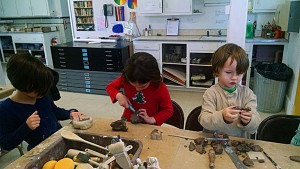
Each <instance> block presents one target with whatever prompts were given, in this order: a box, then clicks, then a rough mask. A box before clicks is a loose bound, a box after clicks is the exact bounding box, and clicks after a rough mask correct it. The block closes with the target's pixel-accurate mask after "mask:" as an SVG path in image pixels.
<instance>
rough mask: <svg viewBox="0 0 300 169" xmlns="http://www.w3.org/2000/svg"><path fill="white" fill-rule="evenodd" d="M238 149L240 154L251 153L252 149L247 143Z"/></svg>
mask: <svg viewBox="0 0 300 169" xmlns="http://www.w3.org/2000/svg"><path fill="white" fill-rule="evenodd" d="M236 149H237V150H238V151H240V152H244V153H245V152H249V151H251V148H250V147H249V146H248V145H247V144H246V143H241V144H240V145H238V146H237V147H236Z"/></svg>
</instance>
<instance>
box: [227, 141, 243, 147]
mask: <svg viewBox="0 0 300 169" xmlns="http://www.w3.org/2000/svg"><path fill="white" fill-rule="evenodd" d="M230 143H231V145H232V146H233V147H236V146H238V145H240V144H241V142H240V141H236V140H231V142H230Z"/></svg>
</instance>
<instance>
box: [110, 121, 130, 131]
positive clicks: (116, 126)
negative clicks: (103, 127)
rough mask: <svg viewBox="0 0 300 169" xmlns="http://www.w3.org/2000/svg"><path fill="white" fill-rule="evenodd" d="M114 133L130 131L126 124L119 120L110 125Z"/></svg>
mask: <svg viewBox="0 0 300 169" xmlns="http://www.w3.org/2000/svg"><path fill="white" fill-rule="evenodd" d="M110 126H111V127H112V130H113V131H128V128H127V126H126V122H125V121H123V120H117V121H114V122H112V123H111V124H110Z"/></svg>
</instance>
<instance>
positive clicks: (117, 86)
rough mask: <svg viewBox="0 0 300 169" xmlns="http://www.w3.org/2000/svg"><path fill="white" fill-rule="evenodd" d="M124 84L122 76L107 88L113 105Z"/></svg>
mask: <svg viewBox="0 0 300 169" xmlns="http://www.w3.org/2000/svg"><path fill="white" fill-rule="evenodd" d="M123 84H124V80H123V76H120V77H118V78H117V79H115V80H114V81H112V82H110V83H109V84H108V85H107V86H106V92H107V94H108V95H109V97H110V99H111V101H112V102H113V103H115V102H116V101H117V100H116V95H117V94H118V93H119V92H120V90H121V88H123Z"/></svg>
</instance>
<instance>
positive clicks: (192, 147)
mask: <svg viewBox="0 0 300 169" xmlns="http://www.w3.org/2000/svg"><path fill="white" fill-rule="evenodd" d="M195 149H196V146H195V144H194V143H193V142H190V145H189V150H190V151H194V150H195Z"/></svg>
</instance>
